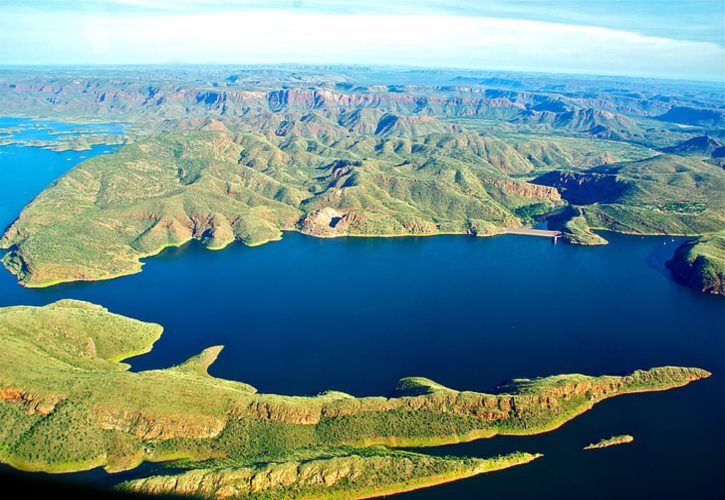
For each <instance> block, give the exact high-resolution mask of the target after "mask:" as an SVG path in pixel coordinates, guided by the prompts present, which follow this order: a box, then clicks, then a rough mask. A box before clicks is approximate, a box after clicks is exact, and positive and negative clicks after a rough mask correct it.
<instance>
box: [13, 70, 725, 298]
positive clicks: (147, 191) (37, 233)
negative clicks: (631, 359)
mask: <svg viewBox="0 0 725 500" xmlns="http://www.w3.org/2000/svg"><path fill="white" fill-rule="evenodd" d="M109 71H110V70H109ZM220 71H223V69H219V70H218V71H212V70H210V69H209V70H206V72H204V71H202V70H191V69H190V70H189V71H187V72H183V73H177V72H174V71H172V70H168V69H159V70H158V71H154V72H153V73H150V72H148V71H142V70H131V69H129V70H124V71H122V72H118V73H116V72H113V71H111V72H110V73H109V74H108V76H107V78H100V77H96V78H94V77H93V75H90V74H88V73H84V72H82V71H80V70H79V71H78V72H73V71H70V73H68V74H67V75H64V76H63V77H62V78H56V76H55V75H43V74H42V73H32V72H31V73H19V74H14V73H12V72H11V73H10V74H9V75H6V80H4V81H0V105H2V106H3V109H4V112H5V113H16V116H29V115H30V116H47V115H49V114H52V115H53V116H54V118H55V119H66V120H68V121H73V122H76V123H82V122H83V120H88V121H98V120H105V121H108V122H114V123H124V129H123V134H120V135H114V134H110V133H106V132H104V131H102V130H98V131H96V132H95V133H87V134H85V135H84V134H81V135H79V136H77V137H75V138H73V137H70V136H69V135H65V136H59V137H57V138H55V139H54V141H51V142H54V144H51V142H48V143H47V144H46V146H49V147H54V148H56V149H59V148H60V149H63V148H66V147H70V148H75V149H78V148H80V149H83V148H86V147H91V146H92V145H93V144H96V143H104V141H105V143H110V144H117V143H121V142H124V145H123V146H122V147H121V148H119V149H118V150H117V151H115V152H113V153H112V154H109V155H103V156H99V157H95V158H92V159H89V160H87V161H85V162H83V163H81V164H79V165H77V166H75V167H74V168H73V169H72V170H71V171H70V172H68V173H67V174H66V175H65V176H63V177H62V178H60V179H58V180H57V181H56V182H54V183H53V184H52V185H50V186H48V188H47V189H45V191H43V192H42V193H40V194H39V195H38V196H37V197H36V198H35V199H34V200H33V201H32V203H30V204H29V205H28V206H27V207H26V208H25V209H24V210H23V211H22V213H20V215H19V217H18V218H17V220H16V221H15V222H14V223H13V224H12V225H11V226H10V227H8V228H7V229H6V230H5V232H4V235H3V236H2V238H0V249H3V250H4V251H5V252H4V256H3V257H2V262H3V264H4V265H5V267H7V268H8V269H9V270H10V271H11V272H12V273H14V274H15V275H16V276H17V277H18V280H19V282H20V283H21V284H22V285H25V286H28V287H44V286H50V285H54V284H57V283H63V282H72V281H94V280H102V279H110V278H114V277H118V276H124V275H128V274H131V273H137V272H139V271H140V270H141V267H142V259H144V258H146V257H150V256H153V255H155V254H157V253H159V252H160V251H161V250H163V249H164V248H167V247H176V246H180V245H183V244H185V243H187V242H189V241H190V240H198V241H200V242H201V243H202V244H204V245H205V246H206V247H208V248H209V249H221V248H224V247H225V246H227V245H229V244H230V243H232V242H241V243H243V244H245V245H249V246H255V245H261V244H264V243H267V242H270V241H274V240H278V239H280V238H282V237H283V234H284V232H286V231H299V232H301V233H304V234H307V235H311V236H316V237H324V238H332V237H341V236H351V237H352V236H370V237H391V236H429V235H439V234H462V235H474V236H494V235H499V234H504V233H509V232H515V231H519V232H518V233H517V234H521V231H520V230H521V229H522V228H527V229H529V230H530V231H524V233H529V234H530V233H531V232H535V230H534V229H533V226H535V225H537V224H545V225H547V226H548V229H549V230H550V231H551V232H550V233H542V234H541V235H547V236H548V237H556V238H559V237H562V238H563V239H564V240H565V241H568V242H570V243H573V244H579V245H601V244H605V243H606V233H604V234H603V233H602V231H603V230H606V231H615V232H619V233H625V234H638V235H679V236H693V237H695V236H707V235H710V234H713V233H716V232H717V231H721V230H723V228H725V213H723V210H722V207H723V206H725V198H724V195H723V193H725V171H724V170H723V168H722V166H721V163H722V161H723V160H722V158H723V152H722V149H723V146H722V145H721V144H720V141H719V140H718V139H717V138H716V137H719V135H721V134H720V131H721V130H722V129H723V127H724V126H725V115H724V114H723V113H722V109H721V106H720V100H718V99H717V98H715V97H713V96H716V95H719V94H717V92H716V91H715V90H714V89H712V88H710V87H707V86H690V85H689V84H686V83H683V82H680V83H679V84H678V85H680V86H681V87H682V88H680V87H677V86H673V85H672V84H670V83H667V82H656V81H651V82H647V84H646V85H645V84H644V83H643V82H641V81H629V80H627V79H623V80H622V81H621V82H617V83H616V84H615V83H614V82H612V81H609V80H606V81H599V80H597V79H596V78H595V79H593V80H592V79H590V77H587V78H578V77H576V76H567V77H562V76H559V77H554V76H546V75H538V74H531V75H522V76H521V77H520V78H518V79H517V80H516V81H515V82H514V81H511V80H509V79H493V80H490V79H484V80H480V79H476V78H474V77H472V76H470V77H469V76H463V75H460V74H456V73H449V72H447V71H442V70H441V71H439V72H431V73H426V72H422V73H420V75H419V76H418V77H417V79H416V83H411V82H410V81H409V80H408V79H409V77H410V75H408V74H406V73H404V72H403V73H400V72H395V71H390V72H383V73H370V72H369V71H367V70H364V69H357V70H356V69H353V68H340V69H339V70H336V71H332V70H329V69H327V70H325V69H320V68H318V69H309V68H308V69H305V70H299V71H293V70H282V69H280V70H276V71H271V72H262V73H259V72H256V71H254V70H251V69H250V70H240V71H238V72H234V73H233V74H224V73H220ZM49 80H50V82H51V83H48V81H49ZM11 81H12V83H10V82H11ZM441 82H446V83H445V85H442V84H441ZM613 86H614V87H613ZM119 88H123V89H124V90H123V92H119V90H118V89H119ZM564 88H566V89H567V90H566V91H565V90H562V89H564ZM18 89H23V90H22V91H20V90H18ZM83 89H88V90H87V91H86V90H83ZM603 89H607V90H603ZM663 95H666V96H668V97H667V98H666V99H661V97H662V96H663ZM59 96H62V97H59ZM624 96H627V97H626V98H625V97H624ZM669 96H671V97H669ZM50 103H55V104H52V105H51V104H50ZM675 120H679V121H675ZM682 120H684V121H682ZM91 132H92V131H91ZM61 139H62V141H61V142H62V143H58V141H59V140H61ZM552 235H553V236H552ZM712 289H713V287H709V288H708V290H712Z"/></svg>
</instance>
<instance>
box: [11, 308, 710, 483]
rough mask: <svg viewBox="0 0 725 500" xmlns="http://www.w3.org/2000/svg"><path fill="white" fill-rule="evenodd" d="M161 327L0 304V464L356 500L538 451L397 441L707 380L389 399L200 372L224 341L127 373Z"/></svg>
mask: <svg viewBox="0 0 725 500" xmlns="http://www.w3.org/2000/svg"><path fill="white" fill-rule="evenodd" d="M161 333H162V328H161V327H160V326H159V325H156V324H152V323H144V322H140V321H137V320H134V319H130V318H126V317H123V316H119V315H116V314H113V313H110V312H109V311H107V310H106V309H104V308H102V307H101V306H97V305H93V304H90V303H87V302H80V301H75V300H62V301H59V302H56V303H53V304H50V305H47V306H44V307H29V306H16V307H6V308H3V309H0V334H1V335H0V424H2V425H0V461H2V462H4V463H7V464H10V465H11V466H13V467H16V468H19V469H23V470H28V471H45V472H54V473H61V472H72V471H81V470H87V469H92V468H95V467H104V468H105V469H106V470H108V471H109V472H116V471H123V470H128V469H133V468H135V467H137V466H138V465H139V464H141V463H142V462H143V461H154V462H167V461H169V462H173V464H174V465H175V466H176V467H184V468H189V469H193V470H189V471H188V472H183V473H182V474H181V475H180V476H179V477H178V479H173V480H172V479H171V478H169V477H166V476H165V477H162V478H146V479H140V480H138V481H134V482H131V483H128V484H126V485H124V488H128V489H133V490H135V491H147V492H156V493H181V494H202V495H206V496H223V495H224V492H232V493H233V494H250V495H262V496H263V495H273V496H284V495H285V494H286V493H285V492H288V491H292V490H294V491H299V492H303V493H304V495H307V496H314V495H315V494H316V493H319V491H320V490H319V488H320V487H321V486H322V484H323V483H324V484H326V485H328V486H330V487H331V489H330V490H329V491H330V494H331V495H333V496H334V495H337V496H346V497H366V496H370V495H371V494H373V493H374V494H382V493H394V492H399V491H406V490H408V489H411V488H412V487H423V486H429V485H433V484H439V483H441V482H447V481H451V480H454V479H457V478H461V477H468V476H470V475H474V474H480V473H483V472H487V471H492V470H497V469H500V468H503V467H508V466H511V465H518V464H522V463H526V462H528V461H531V460H533V459H535V458H537V457H538V455H536V454H531V453H516V454H511V455H504V456H502V457H497V458H491V459H463V458H445V457H434V456H428V455H424V454H418V453H408V452H402V451H395V450H394V448H400V447H405V448H415V447H425V446H435V445H443V444H451V443H459V442H464V441H470V440H474V439H479V438H488V437H492V436H495V435H531V434H537V433H542V432H547V431H551V430H553V429H556V428H558V427H559V426H561V425H562V424H564V423H565V422H567V421H569V420H571V419H573V418H575V417H576V416H577V415H580V414H581V413H583V412H586V411H588V410H589V409H591V408H592V407H593V406H594V405H595V404H596V403H598V402H600V401H603V400H605V399H608V398H611V397H615V396H619V395H623V394H631V393H637V392H648V391H661V390H667V389H672V388H676V387H680V386H683V385H686V384H688V383H690V382H693V381H696V380H700V379H703V378H706V377H709V376H710V373H709V372H707V371H705V370H701V369H697V368H682V367H661V368H652V369H650V370H637V371H634V372H632V373H630V374H628V375H624V376H599V377H589V376H585V375H557V376H551V377H544V378H536V379H518V380H514V381H512V382H511V383H510V384H509V385H507V386H505V387H503V388H500V389H499V390H497V391H496V392H494V393H491V394H486V393H478V392H469V391H457V390H453V389H449V388H447V387H444V386H442V385H440V384H437V383H435V382H433V381H431V380H428V379H425V378H420V377H410V378H404V379H401V380H400V381H399V382H398V383H397V385H396V386H395V388H394V389H393V391H392V392H391V393H390V394H389V395H388V396H387V397H354V396H351V395H348V394H344V393H341V392H336V391H327V392H324V393H321V394H318V395H316V396H309V397H301V396H296V397H292V396H282V395H274V394H259V393H257V392H256V390H255V389H254V388H253V387H251V386H249V385H248V384H244V383H242V382H235V381H230V380H223V379H218V378H215V377H212V376H210V375H209V374H208V372H207V369H208V367H209V366H210V365H211V363H213V362H214V360H215V359H216V357H217V356H218V354H219V352H220V351H221V346H215V347H209V348H207V349H205V350H204V351H202V352H201V353H200V354H199V355H197V356H194V357H192V358H191V359H189V360H188V361H186V362H184V363H182V364H180V365H177V366H174V367H171V368H168V369H163V370H150V371H142V372H131V371H129V370H128V365H127V364H124V363H123V362H122V361H123V359H125V358H127V357H129V356H131V355H134V354H138V353H141V352H146V351H148V350H150V349H151V348H152V345H153V343H154V342H155V341H156V340H157V339H158V338H159V337H160V335H161ZM320 481H322V482H320ZM250 484H251V485H252V486H249V485H250ZM245 485H247V486H245ZM244 488H252V489H247V490H245V489H244ZM371 488H373V490H371ZM376 488H377V489H376ZM326 491H327V490H326ZM235 492H236V493H235ZM304 495H303V496H304Z"/></svg>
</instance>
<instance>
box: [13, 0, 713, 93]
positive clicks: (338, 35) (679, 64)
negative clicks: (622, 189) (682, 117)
mask: <svg viewBox="0 0 725 500" xmlns="http://www.w3.org/2000/svg"><path fill="white" fill-rule="evenodd" d="M123 1H124V2H128V3H140V4H145V5H147V4H163V3H165V1H164V0H158V1H155V0H123ZM192 3H193V2H192ZM3 25H4V26H3ZM0 47H3V48H0V61H1V62H3V63H27V62H36V63H165V62H188V63H234V64H244V63H267V62H270V63H273V62H301V63H311V64H314V63H323V64H327V63H345V64H351V63H360V64H406V65H416V66H449V67H453V66H456V67H470V68H491V69H519V70H535V71H553V72H556V71H561V72H581V73H598V74H621V75H646V76H661V77H683V78H691V79H715V80H722V79H724V77H723V73H724V72H725V62H724V61H725V50H724V49H723V48H722V47H721V46H719V45H717V44H714V43H707V42H694V41H683V40H672V39H668V38H661V37H651V36H644V35H640V34H636V33H631V32H626V31H618V30H612V29H607V28H599V27H591V26H575V25H567V24H556V23H547V22H538V21H524V20H511V19H498V18H485V17H472V18H467V17H461V16H450V15H407V16H399V15H389V14H376V15H344V14H323V13H311V12H304V13H298V12H292V11H289V10H275V11H259V10H252V11H233V12H219V13H201V14H196V15H192V14H164V13H156V14H149V13H145V14H143V15H141V14H138V13H137V14H134V13H133V12H125V13H119V12H114V13H110V12H109V13H104V12H98V11H96V12H84V13H63V12H56V13H55V14H54V16H53V18H52V19H51V18H48V17H45V16H39V15H38V13H33V14H30V13H23V12H16V13H10V15H8V16H5V17H4V20H3V21H0Z"/></svg>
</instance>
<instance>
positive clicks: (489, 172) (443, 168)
mask: <svg viewBox="0 0 725 500" xmlns="http://www.w3.org/2000/svg"><path fill="white" fill-rule="evenodd" d="M296 126H298V127H300V130H298V133H299V134H300V136H291V137H286V136H285V137H277V136H273V137H270V136H265V135H262V134H260V133H252V132H250V133H239V134H234V133H232V132H231V131H229V130H228V129H226V127H225V126H224V125H222V124H221V123H219V122H209V123H207V124H206V125H205V126H204V127H202V130H196V131H178V132H172V133H167V134H164V135H161V136H159V137H157V138H155V139H151V140H148V141H145V142H141V143H136V144H133V145H128V146H126V147H124V148H121V149H120V150H119V151H118V152H116V153H114V154H112V155H107V156H103V157H96V158H93V159H91V160H89V161H87V162H85V163H82V164H81V165H79V166H78V167H76V168H74V169H73V170H72V171H71V172H69V173H68V174H67V175H66V176H64V177H63V178H61V179H59V180H58V181H57V182H55V183H54V184H53V185H52V186H50V187H49V188H48V189H46V191H45V192H44V193H42V194H41V195H40V196H39V197H38V198H36V199H35V200H34V201H33V202H32V203H31V204H30V205H29V206H28V207H27V208H26V209H25V210H24V211H23V213H22V214H21V215H20V217H19V218H18V220H17V221H16V222H15V223H14V224H13V225H12V226H11V227H10V228H9V229H8V231H7V232H6V233H5V235H4V237H3V238H2V240H0V246H2V247H4V248H7V249H9V252H7V254H6V255H5V257H4V259H3V262H4V264H5V266H6V267H7V268H8V269H10V270H11V271H12V272H13V273H15V274H17V275H18V277H19V278H20V279H21V281H22V282H23V283H24V284H26V285H28V286H47V285H50V284H55V283H58V282H62V281H76V280H98V279H104V278H111V277H116V276H121V275H124V274H129V273H133V272H138V271H139V269H140V267H141V264H140V262H139V261H140V259H141V258H143V257H146V256H149V255H154V254H156V253H158V252H159V251H160V250H161V249H163V248H165V247H167V246H178V245H182V244H183V243H185V242H187V241H189V240H191V239H198V240H200V241H202V243H203V244H205V245H206V246H207V247H209V248H214V249H218V248H223V247H224V246H226V245H228V244H229V243H231V242H232V241H235V240H238V241H241V242H243V243H244V244H247V245H259V244H262V243H265V242H268V241H270V240H276V239H279V238H280V237H281V231H283V230H299V231H302V232H304V233H306V234H311V235H315V236H321V237H333V236H344V235H350V236H366V235H367V236H397V235H416V234H417V235H430V234H444V233H459V234H466V233H472V232H475V233H476V234H480V235H484V234H492V233H495V232H501V231H502V229H503V228H505V227H518V226H520V225H521V222H520V220H519V219H518V218H517V217H516V215H515V212H516V211H517V210H519V209H522V210H529V209H527V208H522V207H532V206H533V207H538V208H536V209H535V210H534V211H533V213H543V212H545V211H548V210H551V209H552V208H554V207H556V206H558V205H561V200H560V197H559V195H558V193H557V192H556V190H555V189H552V188H549V187H545V186H535V185H532V184H528V183H526V182H523V181H519V180H515V179H511V178H509V177H508V176H507V175H506V174H505V173H504V172H503V171H501V170H500V169H501V168H505V165H502V164H501V163H500V162H494V160H493V159H492V158H489V156H488V153H487V151H488V149H487V148H488V147H489V145H490V144H496V145H497V147H502V148H506V147H507V146H505V144H503V143H501V142H500V141H498V140H497V139H495V138H492V137H482V136H479V135H477V134H469V133H463V132H448V133H440V134H431V135H426V136H424V137H422V138H419V139H415V140H413V139H399V138H397V137H394V136H385V137H369V136H364V135H363V136H355V137H353V136H350V134H349V133H347V132H346V135H345V138H342V139H341V138H340V137H339V135H337V134H338V132H339V131H335V130H334V128H333V127H332V125H331V124H329V123H327V120H326V119H323V118H322V117H316V118H314V119H313V118H310V119H308V120H305V121H302V122H297V124H296ZM327 126H329V127H330V128H331V131H329V135H330V137H327V139H322V137H326V135H325V134H326V133H327V132H325V131H326V130H327V129H326V128H324V127H327ZM321 127H323V128H322V130H320V128H321ZM323 132H324V133H323ZM333 132H334V133H333ZM308 133H309V134H311V135H315V136H316V137H319V138H320V139H314V140H313V139H303V137H305V136H306V135H308ZM388 133H389V134H392V131H391V130H388ZM461 146H464V147H461ZM492 162H494V163H495V164H494V163H492ZM527 214H528V212H527ZM527 217H528V215H527ZM479 228H480V229H483V230H482V231H478V229H479Z"/></svg>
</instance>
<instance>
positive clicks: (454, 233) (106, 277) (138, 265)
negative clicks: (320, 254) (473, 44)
mask: <svg viewBox="0 0 725 500" xmlns="http://www.w3.org/2000/svg"><path fill="white" fill-rule="evenodd" d="M523 229H526V228H523ZM595 230H596V231H597V232H608V233H613V234H621V235H625V236H641V237H663V238H666V237H673V238H691V237H697V236H703V235H697V234H695V235H692V234H658V233H648V234H642V233H629V232H620V231H613V230H609V229H599V228H597V229H595ZM285 233H297V234H301V235H303V236H307V237H310V238H319V239H338V238H371V239H374V238H418V237H420V238H431V237H435V236H471V237H474V238H494V237H496V236H506V235H510V236H528V237H535V238H541V237H542V236H540V235H533V234H521V233H507V232H506V231H505V230H502V231H501V232H500V233H493V234H482V235H476V234H472V233H471V232H469V231H443V232H432V233H416V234H412V233H410V234H342V235H313V234H309V233H305V232H303V231H301V230H299V229H283V230H280V234H279V237H278V238H270V239H266V240H261V241H258V242H252V243H245V242H244V241H242V240H240V239H236V238H235V239H233V240H230V241H228V242H227V243H225V244H224V245H217V246H206V245H204V244H203V243H201V240H200V239H198V238H194V237H191V238H188V239H185V240H183V241H181V242H178V243H164V244H163V245H161V246H159V247H158V248H156V249H154V250H152V251H149V252H145V253H143V254H141V255H139V256H138V257H137V260H136V262H135V264H136V266H135V267H134V269H129V270H127V271H124V272H119V273H115V274H107V275H102V276H98V277H94V278H81V279H63V278H59V279H52V280H47V281H41V282H39V283H33V282H30V283H29V282H27V281H26V280H25V278H18V284H19V285H20V286H23V287H25V288H38V289H40V288H49V287H51V286H56V285H61V284H64V283H92V282H96V281H107V280H112V279H116V278H122V277H124V276H131V275H134V274H138V273H140V272H142V271H143V269H142V268H143V266H144V264H145V262H143V260H145V259H149V258H152V257H155V256H157V255H159V254H160V253H161V252H162V251H164V250H165V249H167V248H181V247H183V246H184V245H187V244H189V243H191V242H192V241H197V242H199V243H201V244H202V246H204V248H206V249H207V250H211V251H215V252H216V251H221V250H224V249H225V248H227V247H228V246H229V245H231V244H234V243H241V244H242V245H244V246H246V247H249V248H255V247H259V246H262V245H266V244H267V243H272V242H275V241H281V240H282V239H284V234H285ZM706 234H710V233H706ZM706 234H705V235H706ZM565 235H566V233H562V236H560V238H562V239H563V240H566V238H565V237H564V236H565ZM567 243H569V244H571V245H575V246H579V247H597V246H600V245H587V244H578V243H571V242H567ZM0 250H1V249H0ZM6 250H7V249H6ZM5 255H8V252H6V253H5ZM5 255H3V257H2V259H0V262H2V263H3V267H5V269H6V270H7V271H8V272H9V273H10V274H12V275H13V276H15V277H18V276H19V274H18V273H15V272H13V271H12V270H11V269H8V267H7V266H5V265H4V257H5ZM30 275H31V276H32V273H30Z"/></svg>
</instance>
